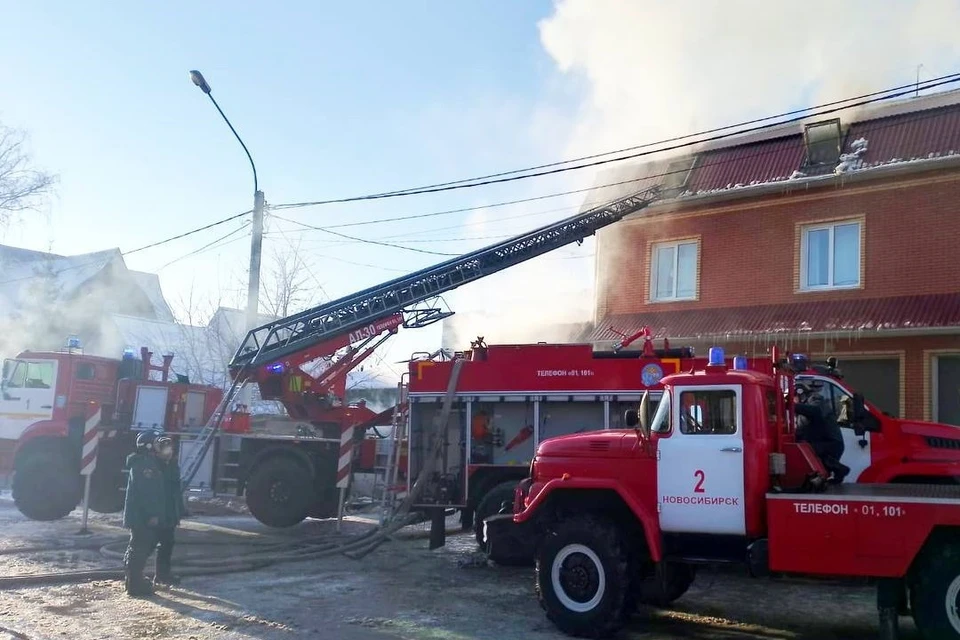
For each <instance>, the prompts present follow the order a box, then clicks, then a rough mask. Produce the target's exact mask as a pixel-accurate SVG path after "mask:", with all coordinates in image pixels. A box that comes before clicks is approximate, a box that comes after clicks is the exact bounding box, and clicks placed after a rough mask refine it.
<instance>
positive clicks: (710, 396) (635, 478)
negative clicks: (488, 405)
mask: <svg viewBox="0 0 960 640" xmlns="http://www.w3.org/2000/svg"><path fill="white" fill-rule="evenodd" d="M772 360H773V362H774V363H775V371H774V373H773V374H772V375H771V374H770V373H763V372H759V371H754V370H748V369H746V368H745V367H744V368H741V366H742V365H743V364H744V363H742V362H738V363H737V365H738V366H737V368H735V369H730V368H728V366H727V363H726V360H725V359H724V357H723V354H722V351H720V350H719V349H712V350H711V353H710V358H709V363H708V364H707V366H706V367H703V368H701V369H699V370H697V371H687V372H682V373H677V374H672V375H667V376H665V377H664V378H663V379H662V380H661V386H662V388H663V391H662V394H663V399H662V400H661V402H660V403H659V406H658V407H657V409H656V411H655V412H654V413H653V415H651V411H650V409H649V407H650V403H649V402H648V398H644V399H643V400H642V401H641V403H640V408H639V410H638V411H633V412H630V413H628V414H627V415H626V416H625V422H626V423H627V426H628V427H632V428H624V429H614V430H608V431H594V432H590V433H583V434H576V435H567V436H561V437H557V438H551V439H549V440H547V441H545V442H543V443H542V444H541V445H540V447H539V448H538V450H537V453H536V456H535V457H534V459H533V462H532V463H531V465H530V470H529V476H528V478H527V479H525V480H524V481H523V482H521V483H520V485H518V488H517V491H516V492H515V497H514V504H513V513H512V514H503V515H497V516H492V517H490V518H489V519H487V521H486V526H485V531H486V537H487V540H488V542H489V545H490V547H491V548H492V549H495V548H496V547H498V546H500V545H506V546H507V547H514V546H516V545H520V544H523V545H527V546H528V548H529V550H530V552H531V553H532V554H533V555H534V556H535V557H536V591H537V595H538V598H539V600H540V603H541V606H542V607H543V609H544V610H545V611H546V614H547V617H548V618H549V619H550V620H551V621H552V622H553V623H554V624H555V625H557V627H559V628H560V629H561V630H562V631H564V632H566V633H568V634H570V635H578V636H579V635H591V636H594V637H596V636H599V637H606V636H610V635H613V634H614V633H615V632H616V631H617V630H618V629H619V628H620V627H621V626H622V625H623V624H624V622H625V621H626V619H627V618H628V616H629V614H630V612H631V610H632V608H633V606H634V605H635V604H636V603H637V602H638V601H639V600H640V599H642V594H641V593H638V592H640V591H642V590H643V588H644V585H645V584H646V583H647V582H648V581H649V580H651V579H653V580H656V581H661V582H664V583H666V582H668V581H670V580H671V579H672V578H673V577H675V576H677V575H678V574H683V575H685V576H692V575H693V568H694V567H696V566H697V565H698V564H702V563H705V562H731V561H733V562H738V563H743V564H744V565H746V566H747V567H748V568H749V569H750V571H751V573H753V574H754V575H764V574H767V573H769V572H776V573H782V574H807V575H812V576H837V577H851V578H854V577H855V578H861V579H862V578H864V577H866V578H871V579H873V580H875V581H876V583H877V604H878V609H879V611H880V619H881V630H882V635H883V637H884V638H888V639H889V638H895V637H896V635H897V625H898V618H899V616H900V615H904V614H907V613H909V614H910V615H912V616H913V618H914V621H915V622H916V624H917V627H918V628H919V630H920V632H921V634H922V635H923V637H924V638H928V639H933V638H937V639H939V638H960V613H958V611H960V487H956V486H930V485H918V484H886V483H884V484H880V483H875V484H866V483H855V484H848V483H844V484H840V485H834V484H830V483H828V482H827V481H826V479H827V473H826V471H825V469H824V467H823V465H822V464H821V461H820V459H819V458H818V457H817V455H816V454H815V453H814V450H813V449H812V448H811V446H810V445H809V444H807V443H805V442H800V441H798V440H797V439H796V429H795V426H796V420H795V417H794V413H793V406H792V402H793V397H794V396H793V390H794V380H793V377H794V375H795V374H796V373H799V372H801V371H803V370H804V369H805V367H804V366H796V362H797V360H794V359H783V360H780V359H779V357H778V355H777V353H776V350H774V353H773V355H772ZM799 360H802V358H800V359H799ZM867 414H868V410H867V409H866V408H865V406H864V405H863V403H862V402H861V400H860V399H859V398H858V397H857V396H854V397H852V398H847V399H844V401H843V402H842V407H841V411H840V415H839V421H840V423H842V424H846V425H848V426H851V427H853V428H857V429H864V430H865V429H867V426H868V425H867V424H866V423H865V420H866V419H867V418H866V416H867ZM950 442H952V443H953V444H954V446H957V445H958V444H960V436H957V435H956V433H955V434H954V436H953V438H951V439H950Z"/></svg>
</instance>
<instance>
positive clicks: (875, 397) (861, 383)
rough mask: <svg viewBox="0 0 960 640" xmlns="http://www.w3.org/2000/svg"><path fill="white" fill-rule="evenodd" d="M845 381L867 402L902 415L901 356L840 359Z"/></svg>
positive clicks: (893, 414) (896, 414)
mask: <svg viewBox="0 0 960 640" xmlns="http://www.w3.org/2000/svg"><path fill="white" fill-rule="evenodd" d="M839 368H840V371H841V372H842V373H843V379H844V382H846V383H847V385H848V386H849V387H850V388H851V389H852V390H854V391H859V392H860V393H862V394H863V397H864V398H866V399H867V402H869V403H871V404H873V405H874V406H876V407H879V408H880V410H882V411H886V412H887V413H889V414H890V415H892V416H899V415H900V358H882V359H881V358H877V359H870V360H843V359H841V360H840V363H839Z"/></svg>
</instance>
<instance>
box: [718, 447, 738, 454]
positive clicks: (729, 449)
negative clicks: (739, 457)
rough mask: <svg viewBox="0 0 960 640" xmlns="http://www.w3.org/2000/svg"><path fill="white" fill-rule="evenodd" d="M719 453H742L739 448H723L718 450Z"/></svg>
mask: <svg viewBox="0 0 960 640" xmlns="http://www.w3.org/2000/svg"><path fill="white" fill-rule="evenodd" d="M720 451H726V452H728V453H740V452H741V451H743V449H741V448H740V447H724V448H723V449H720Z"/></svg>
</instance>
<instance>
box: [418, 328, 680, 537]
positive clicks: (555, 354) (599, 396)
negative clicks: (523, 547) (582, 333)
mask: <svg viewBox="0 0 960 640" xmlns="http://www.w3.org/2000/svg"><path fill="white" fill-rule="evenodd" d="M640 336H646V340H645V342H644V348H643V350H642V351H620V350H617V351H606V352H595V351H593V349H592V348H591V346H590V345H587V344H528V345H490V346H489V347H488V346H486V345H485V344H484V343H483V339H482V338H481V339H479V340H477V341H476V342H474V343H473V344H472V349H471V350H470V351H467V352H465V353H464V354H462V355H463V357H464V358H466V359H467V361H466V362H465V363H464V366H463V368H462V370H461V372H460V374H459V380H458V383H457V385H456V392H455V398H456V400H455V402H456V404H455V405H454V409H453V417H452V418H451V420H450V421H449V422H448V425H447V429H446V432H445V435H444V438H445V448H444V451H445V454H444V456H443V460H442V461H441V463H440V465H439V468H438V469H437V470H436V472H435V477H434V478H433V482H430V483H428V484H427V485H426V488H425V489H424V492H423V493H422V494H421V496H420V500H419V502H420V505H419V506H421V507H426V508H433V507H436V506H438V505H443V506H445V507H447V508H456V509H459V510H460V513H461V521H462V523H463V526H464V527H465V528H469V527H471V526H473V527H474V531H475V533H476V536H477V541H478V543H479V542H482V538H481V536H482V529H481V527H482V524H483V520H484V518H486V517H487V516H490V515H493V514H495V513H497V511H499V509H500V505H501V503H503V502H504V501H505V500H511V499H512V497H513V490H514V488H515V487H516V485H517V483H518V482H519V481H520V480H522V479H523V478H524V477H525V476H526V473H527V468H528V467H529V465H530V460H531V458H532V457H533V452H534V451H535V450H536V448H537V446H538V445H539V444H540V442H541V441H542V440H545V439H547V438H551V437H554V436H558V435H563V434H568V433H574V432H579V431H583V430H585V429H614V428H619V427H621V426H622V424H621V416H622V415H623V412H624V410H626V409H627V408H629V407H635V406H636V404H637V403H638V402H639V401H640V398H641V396H642V394H643V392H644V391H646V390H649V391H651V392H652V397H653V398H654V399H655V400H656V399H657V398H659V395H660V378H661V377H663V376H664V375H666V374H670V373H676V372H678V371H681V370H684V369H687V368H689V367H690V366H692V364H693V360H692V358H693V352H692V350H690V349H687V348H670V347H669V343H668V344H666V345H665V346H664V348H662V349H655V348H654V347H653V342H652V340H650V339H649V331H647V332H645V333H642V334H638V336H636V337H640ZM457 355H460V354H457ZM452 365H453V362H452V361H446V362H436V361H432V360H421V361H415V362H412V363H411V365H410V383H409V392H408V397H409V399H410V410H409V429H410V431H409V433H410V440H409V446H410V451H411V454H410V458H409V467H408V469H407V478H408V479H409V482H413V480H415V479H416V478H417V476H418V475H419V473H420V469H421V468H422V466H423V462H424V460H425V459H426V456H427V455H428V452H429V451H432V450H433V449H434V445H433V442H432V441H431V439H430V434H431V432H432V431H433V422H434V420H435V419H436V418H437V416H438V413H439V412H440V410H441V405H442V402H443V399H444V396H445V394H446V389H447V386H448V381H449V379H450V375H451V367H452Z"/></svg>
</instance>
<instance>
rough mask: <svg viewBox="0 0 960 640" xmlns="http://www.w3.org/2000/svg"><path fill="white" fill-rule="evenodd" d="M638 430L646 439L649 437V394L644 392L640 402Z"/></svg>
mask: <svg viewBox="0 0 960 640" xmlns="http://www.w3.org/2000/svg"><path fill="white" fill-rule="evenodd" d="M639 413H640V415H639V419H640V430H641V431H643V435H644V437H646V438H649V437H650V392H649V391H644V392H643V398H642V399H641V400H640V411H639Z"/></svg>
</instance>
